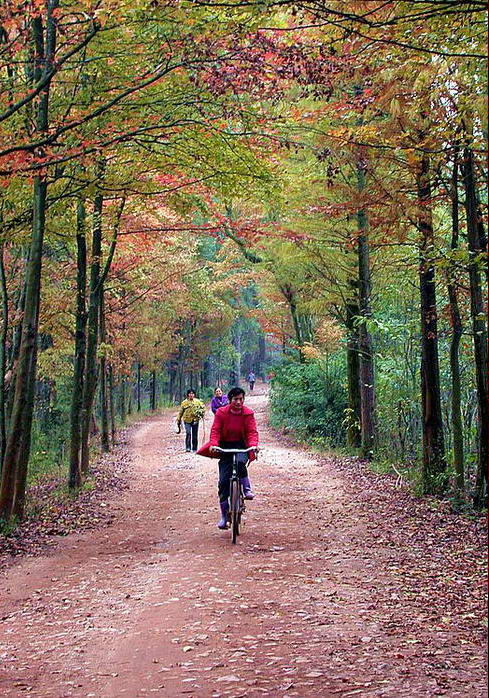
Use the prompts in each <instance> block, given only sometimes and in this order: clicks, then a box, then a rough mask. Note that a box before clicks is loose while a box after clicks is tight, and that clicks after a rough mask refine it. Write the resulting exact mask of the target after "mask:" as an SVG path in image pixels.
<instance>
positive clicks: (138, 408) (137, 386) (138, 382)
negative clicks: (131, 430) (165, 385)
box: [136, 361, 141, 412]
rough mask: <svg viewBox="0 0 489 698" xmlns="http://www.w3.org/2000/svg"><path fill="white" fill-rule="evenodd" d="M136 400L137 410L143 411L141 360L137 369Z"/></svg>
mask: <svg viewBox="0 0 489 698" xmlns="http://www.w3.org/2000/svg"><path fill="white" fill-rule="evenodd" d="M136 400H137V411H138V412H141V362H140V361H138V363H137V369H136Z"/></svg>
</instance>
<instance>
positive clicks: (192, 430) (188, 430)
mask: <svg viewBox="0 0 489 698" xmlns="http://www.w3.org/2000/svg"><path fill="white" fill-rule="evenodd" d="M204 415H205V405H204V403H203V402H202V400H197V398H196V397H195V392H194V391H193V390H192V389H190V390H187V398H186V399H185V400H183V401H182V404H181V405H180V411H179V413H178V417H177V424H178V429H179V430H180V425H181V423H182V419H183V424H184V426H185V450H186V451H187V453H190V452H192V453H195V452H196V451H197V446H198V435H199V421H200V420H201V419H203V418H204Z"/></svg>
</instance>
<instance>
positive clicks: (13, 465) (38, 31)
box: [0, 0, 59, 520]
mask: <svg viewBox="0 0 489 698" xmlns="http://www.w3.org/2000/svg"><path fill="white" fill-rule="evenodd" d="M58 4H59V0H49V2H48V6H47V18H46V30H45V32H44V29H43V25H42V15H41V14H39V16H37V17H35V18H34V19H33V20H32V25H31V27H32V36H33V44H34V47H35V69H34V79H35V80H38V79H39V78H40V77H42V74H43V72H44V71H46V70H51V67H52V63H53V60H54V53H55V46H56V18H55V10H57V7H58ZM48 109H49V84H48V85H47V86H46V87H45V88H44V89H43V91H42V92H41V93H40V95H39V100H38V108H37V115H36V131H37V132H38V133H45V132H46V131H47V130H48V126H49V121H48V119H49V111H48ZM36 155H38V156H39V157H42V156H43V155H44V152H43V151H41V150H39V151H38V152H37V153H36ZM46 198H47V176H46V174H41V175H37V176H36V177H34V188H33V218H32V238H31V245H30V253H29V263H28V266H27V273H26V279H25V308H24V316H23V318H22V330H21V340H20V349H19V358H18V362H17V367H16V372H15V374H16V375H15V393H14V397H13V403H12V414H11V416H10V422H9V432H8V435H7V440H6V447H5V456H4V465H3V469H2V483H1V487H0V519H5V520H10V519H13V518H19V519H21V518H22V517H23V514H24V502H25V487H26V481H27V466H28V462H29V454H30V447H31V429H32V418H33V412H34V393H35V382H36V365H37V334H38V327H39V306H40V298H41V268H42V252H43V243H44V231H45V222H46Z"/></svg>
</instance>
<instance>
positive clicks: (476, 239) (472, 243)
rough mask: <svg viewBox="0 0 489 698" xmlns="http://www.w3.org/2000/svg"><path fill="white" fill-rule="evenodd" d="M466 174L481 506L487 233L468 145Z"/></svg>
mask: <svg viewBox="0 0 489 698" xmlns="http://www.w3.org/2000/svg"><path fill="white" fill-rule="evenodd" d="M463 175H464V177H463V180H464V190H465V209H466V215H467V241H468V246H469V253H470V262H469V282H470V314H471V318H472V330H473V336H474V338H473V342H474V357H475V371H476V385H477V404H478V414H479V430H478V431H479V458H478V466H477V475H476V483H475V495H474V503H475V505H476V506H477V507H482V506H483V505H484V502H485V499H486V494H487V462H488V441H489V403H488V379H487V369H488V364H487V331H486V323H485V308H484V300H483V295H482V284H481V278H480V264H481V259H480V256H481V254H482V253H483V252H484V246H483V245H484V243H483V239H484V238H485V235H484V232H483V227H482V220H481V217H480V214H479V205H478V196H477V185H476V178H475V170H474V156H473V153H472V150H471V149H470V148H469V147H465V148H464V165H463ZM481 233H482V240H481ZM486 264H487V260H486Z"/></svg>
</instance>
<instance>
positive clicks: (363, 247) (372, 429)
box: [357, 164, 377, 459]
mask: <svg viewBox="0 0 489 698" xmlns="http://www.w3.org/2000/svg"><path fill="white" fill-rule="evenodd" d="M357 178H358V192H359V194H360V196H361V195H362V192H363V191H364V190H365V166H364V165H363V164H359V165H358V167H357ZM357 221H358V233H359V234H358V245H357V252H358V298H359V306H360V316H361V318H362V321H361V322H360V324H359V326H358V337H359V353H360V410H361V419H360V424H361V430H362V434H361V442H362V443H361V454H362V458H367V459H371V458H372V457H373V454H374V448H375V441H376V431H377V429H376V417H375V373H374V351H373V343H372V335H371V333H370V330H369V328H368V321H369V320H370V318H371V317H372V309H371V304H370V303H371V300H370V297H371V277H370V250H369V242H368V223H367V214H366V212H365V210H364V209H363V208H361V209H359V210H358V212H357Z"/></svg>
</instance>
